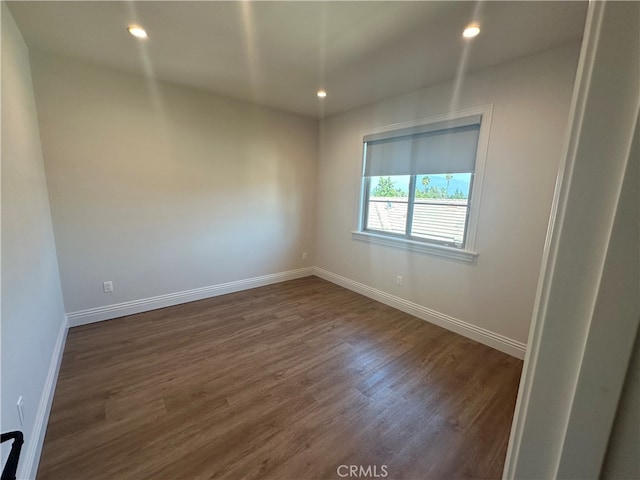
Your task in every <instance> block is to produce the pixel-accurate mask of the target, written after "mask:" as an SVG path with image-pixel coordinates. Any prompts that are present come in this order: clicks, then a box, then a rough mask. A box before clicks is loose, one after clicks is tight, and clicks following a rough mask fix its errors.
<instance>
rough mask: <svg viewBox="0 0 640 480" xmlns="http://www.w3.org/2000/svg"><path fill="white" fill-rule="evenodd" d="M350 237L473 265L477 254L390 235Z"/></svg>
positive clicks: (352, 234)
mask: <svg viewBox="0 0 640 480" xmlns="http://www.w3.org/2000/svg"><path fill="white" fill-rule="evenodd" d="M351 237H352V238H353V239H354V240H358V241H361V242H368V243H374V244H376V245H384V246H388V247H395V248H402V249H404V250H409V251H410V252H418V253H426V254H427V255H433V256H435V257H444V258H450V259H452V260H459V261H461V262H467V263H473V262H474V261H475V260H476V257H477V256H478V254H477V253H476V252H471V251H469V250H463V249H461V248H455V247H447V246H446V245H438V244H437V243H428V242H419V241H416V240H409V239H406V238H401V237H392V236H391V235H380V234H377V233H374V232H368V231H363V232H358V231H355V230H354V231H352V232H351Z"/></svg>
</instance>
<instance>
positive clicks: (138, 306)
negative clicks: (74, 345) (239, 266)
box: [67, 267, 313, 327]
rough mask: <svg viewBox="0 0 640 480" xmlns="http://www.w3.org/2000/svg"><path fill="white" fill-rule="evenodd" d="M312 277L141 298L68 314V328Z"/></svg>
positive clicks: (296, 274) (303, 271)
mask: <svg viewBox="0 0 640 480" xmlns="http://www.w3.org/2000/svg"><path fill="white" fill-rule="evenodd" d="M310 275H313V267H307V268H300V269H298V270H289V271H287V272H280V273H272V274H270V275H263V276H261V277H253V278H247V279H245V280H237V281H235V282H228V283H220V284H218V285H211V286H208V287H202V288H194V289H192V290H185V291H183V292H175V293H168V294H165V295H158V296H156V297H149V298H142V299H139V300H132V301H130V302H123V303H117V304H113V305H106V306H104V307H96V308H89V309H87V310H80V311H77V312H71V313H67V317H68V318H69V326H70V327H77V326H79V325H85V324H88V323H94V322H101V321H102V320H110V319H112V318H118V317H124V316H126V315H133V314H134V313H141V312H147V311H149V310H156V309H158V308H164V307H170V306H172V305H178V304H180V303H187V302H193V301H194V300H202V299H204V298H210V297H216V296H218V295H226V294H227V293H234V292H239V291H242V290H248V289H250V288H256V287H263V286H265V285H271V284H273V283H279V282H285V281H287V280H294V279H296V278H302V277H308V276H310Z"/></svg>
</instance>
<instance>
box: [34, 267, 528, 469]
mask: <svg viewBox="0 0 640 480" xmlns="http://www.w3.org/2000/svg"><path fill="white" fill-rule="evenodd" d="M521 368H522V362H521V361H520V360H517V359H515V358H512V357H510V356H508V355H505V354H503V353H501V352H498V351H496V350H493V349H491V348H489V347H485V346H483V345H480V344H478V343H475V342H473V341H471V340H468V339H466V338H464V337H461V336H459V335H456V334H454V333H451V332H448V331H446V330H444V329H442V328H439V327H436V326H434V325H431V324H429V323H427V322H424V321H422V320H419V319H417V318H415V317H412V316H410V315H407V314H405V313H402V312H400V311H398V310H395V309H393V308H390V307H387V306H386V305H383V304H380V303H378V302H376V301H374V300H370V299H368V298H366V297H363V296H361V295H358V294H356V293H353V292H351V291H349V290H345V289H343V288H341V287H339V286H336V285H333V284H331V283H329V282H326V281H324V280H321V279H318V278H316V277H307V278H303V279H299V280H293V281H290V282H284V283H280V284H276V285H270V286H267V287H262V288H257V289H253V290H248V291H244V292H239V293H234V294H230V295H225V296H221V297H216V298H211V299H207V300H201V301H198V302H192V303H188V304H184V305H178V306H175V307H169V308H164V309H161V310H155V311H153V312H147V313H142V314H138V315H132V316H129V317H124V318H121V319H117V320H109V321H106V322H101V323H95V324H91V325H86V326H82V327H75V328H72V329H71V330H70V332H69V337H68V340H67V344H66V348H65V352H64V357H63V361H62V367H61V371H60V377H59V380H58V384H57V389H56V393H55V397H54V402H53V407H52V411H51V417H50V420H49V426H48V429H47V433H46V438H45V443H44V448H43V453H42V459H41V462H40V467H39V471H38V479H40V480H47V479H56V480H57V479H65V480H75V479H78V480H84V479H86V480H96V479H120V480H123V479H135V480H141V479H155V480H162V479H171V480H177V479H209V478H229V479H236V478H261V479H339V478H341V477H340V476H339V475H338V472H337V468H338V467H339V466H340V465H362V466H363V467H364V468H366V467H368V466H371V470H369V472H368V473H369V474H370V475H369V476H368V477H366V478H372V477H373V473H374V470H373V467H374V466H375V467H376V472H377V474H378V476H380V475H381V474H382V472H384V471H386V472H387V476H386V478H388V479H445V478H446V479H449V478H499V477H500V476H501V473H502V467H503V463H504V457H505V453H506V445H507V440H508V436H509V429H510V426H511V419H512V415H513V409H514V405H515V398H516V393H517V388H518V381H519V378H520V371H521ZM382 466H385V467H386V468H385V469H382ZM346 471H347V470H345V469H344V468H343V469H342V470H341V471H340V472H341V473H342V474H344V473H345V472H346ZM364 473H367V472H364ZM364 477H365V476H362V477H360V478H364Z"/></svg>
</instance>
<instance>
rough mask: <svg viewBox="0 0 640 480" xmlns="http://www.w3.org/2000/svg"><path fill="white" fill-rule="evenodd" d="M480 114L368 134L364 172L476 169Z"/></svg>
mask: <svg viewBox="0 0 640 480" xmlns="http://www.w3.org/2000/svg"><path fill="white" fill-rule="evenodd" d="M480 121H481V116H480V115H475V116H473V117H465V118H460V119H456V120H452V121H447V122H439V123H433V124H430V125H424V126H420V127H412V128H403V129H401V130H394V131H389V132H384V133H379V134H374V135H367V136H365V137H364V139H363V141H364V142H365V143H366V159H365V173H364V174H365V176H383V175H420V174H436V173H466V172H473V171H474V167H475V162H476V150H477V148H478V135H479V132H480Z"/></svg>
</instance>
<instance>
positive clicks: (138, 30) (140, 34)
mask: <svg viewBox="0 0 640 480" xmlns="http://www.w3.org/2000/svg"><path fill="white" fill-rule="evenodd" d="M127 30H128V31H129V33H130V34H131V35H133V36H134V37H137V38H147V32H146V31H145V30H144V28H142V27H140V26H138V25H129V26H128V27H127Z"/></svg>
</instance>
